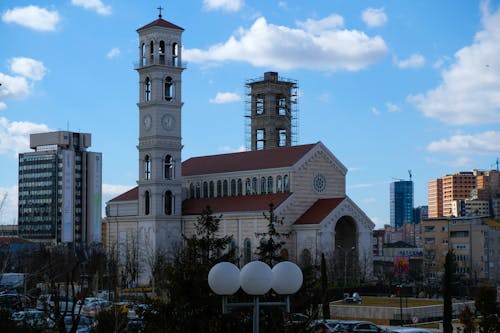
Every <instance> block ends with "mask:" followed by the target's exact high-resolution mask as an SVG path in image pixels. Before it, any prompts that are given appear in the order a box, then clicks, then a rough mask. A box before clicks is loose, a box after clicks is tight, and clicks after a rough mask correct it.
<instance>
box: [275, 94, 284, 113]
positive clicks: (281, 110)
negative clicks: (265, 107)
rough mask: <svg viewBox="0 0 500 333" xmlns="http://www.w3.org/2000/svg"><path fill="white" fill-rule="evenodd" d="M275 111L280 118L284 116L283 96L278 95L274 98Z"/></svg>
mask: <svg viewBox="0 0 500 333" xmlns="http://www.w3.org/2000/svg"><path fill="white" fill-rule="evenodd" d="M276 109H277V111H278V112H277V113H278V115H280V116H284V115H286V98H285V96H283V95H278V96H277V97H276Z"/></svg>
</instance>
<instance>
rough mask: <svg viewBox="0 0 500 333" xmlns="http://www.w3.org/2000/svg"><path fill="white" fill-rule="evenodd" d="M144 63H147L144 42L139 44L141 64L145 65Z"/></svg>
mask: <svg viewBox="0 0 500 333" xmlns="http://www.w3.org/2000/svg"><path fill="white" fill-rule="evenodd" d="M146 65H147V60H146V44H145V43H142V45H141V66H146Z"/></svg>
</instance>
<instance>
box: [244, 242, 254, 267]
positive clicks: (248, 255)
mask: <svg viewBox="0 0 500 333" xmlns="http://www.w3.org/2000/svg"><path fill="white" fill-rule="evenodd" d="M243 246H244V253H243V261H244V262H245V264H248V263H249V262H250V261H252V241H251V240H250V239H249V238H245V241H244V243H243Z"/></svg>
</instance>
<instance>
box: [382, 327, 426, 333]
mask: <svg viewBox="0 0 500 333" xmlns="http://www.w3.org/2000/svg"><path fill="white" fill-rule="evenodd" d="M387 331H388V332H390V333H432V331H431V330H428V329H426V328H421V327H389V328H388V329H387Z"/></svg>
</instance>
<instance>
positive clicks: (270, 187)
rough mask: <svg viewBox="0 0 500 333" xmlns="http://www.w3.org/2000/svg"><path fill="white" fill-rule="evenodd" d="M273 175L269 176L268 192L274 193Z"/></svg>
mask: <svg viewBox="0 0 500 333" xmlns="http://www.w3.org/2000/svg"><path fill="white" fill-rule="evenodd" d="M273 188H274V185H273V177H271V176H269V177H267V193H273Z"/></svg>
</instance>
